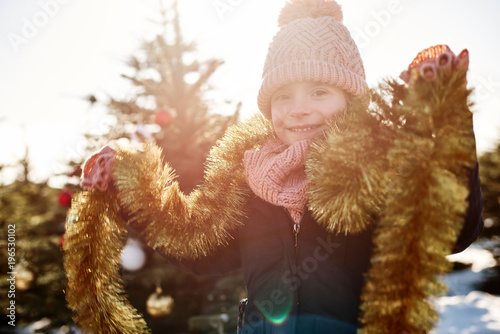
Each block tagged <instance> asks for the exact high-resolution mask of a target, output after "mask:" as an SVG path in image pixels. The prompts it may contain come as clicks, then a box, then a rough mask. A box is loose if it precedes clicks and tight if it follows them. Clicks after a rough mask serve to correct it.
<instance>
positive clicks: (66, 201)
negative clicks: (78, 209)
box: [58, 190, 73, 208]
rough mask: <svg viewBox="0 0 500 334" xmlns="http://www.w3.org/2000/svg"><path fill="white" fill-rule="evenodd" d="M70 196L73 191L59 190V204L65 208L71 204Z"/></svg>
mask: <svg viewBox="0 0 500 334" xmlns="http://www.w3.org/2000/svg"><path fill="white" fill-rule="evenodd" d="M71 197H73V193H72V192H71V191H68V190H65V191H61V192H60V193H59V198H58V200H59V204H61V206H63V207H65V208H69V207H70V206H71Z"/></svg>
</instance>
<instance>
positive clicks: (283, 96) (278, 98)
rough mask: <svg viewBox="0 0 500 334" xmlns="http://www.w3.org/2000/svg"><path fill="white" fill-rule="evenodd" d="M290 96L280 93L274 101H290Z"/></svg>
mask: <svg viewBox="0 0 500 334" xmlns="http://www.w3.org/2000/svg"><path fill="white" fill-rule="evenodd" d="M289 97H290V96H289V95H288V94H286V93H278V94H276V95H275V96H274V97H273V99H272V100H273V101H284V100H286V99H288V98H289Z"/></svg>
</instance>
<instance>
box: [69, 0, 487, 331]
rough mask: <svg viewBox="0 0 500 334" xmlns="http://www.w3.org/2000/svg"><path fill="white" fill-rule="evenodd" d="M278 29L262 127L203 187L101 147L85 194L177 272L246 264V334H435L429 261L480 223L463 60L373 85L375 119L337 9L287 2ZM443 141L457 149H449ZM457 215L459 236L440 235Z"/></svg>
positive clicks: (429, 59) (448, 56)
mask: <svg viewBox="0 0 500 334" xmlns="http://www.w3.org/2000/svg"><path fill="white" fill-rule="evenodd" d="M279 24H280V27H281V28H280V30H279V31H278V33H277V34H276V36H275V37H274V39H273V41H272V42H271V44H270V46H269V51H268V55H267V58H266V62H265V66H264V71H263V80H262V86H261V88H260V91H259V94H258V105H259V109H260V111H261V113H262V114H263V115H264V117H265V119H263V118H259V117H255V118H254V119H252V120H250V121H248V122H247V123H246V124H243V125H239V126H236V127H235V128H233V129H231V130H230V131H229V132H228V134H227V135H226V137H225V138H224V139H223V140H222V141H220V142H219V143H218V145H217V146H216V147H215V148H214V149H213V150H212V151H211V154H210V158H209V161H208V165H207V171H206V181H205V183H204V184H203V185H202V186H201V187H200V188H198V189H197V190H195V191H194V192H193V193H192V194H190V195H189V196H184V195H183V194H181V193H180V192H179V190H178V188H177V185H176V183H175V182H173V181H172V173H173V171H171V170H170V169H169V168H168V166H167V167H166V169H165V170H164V171H163V173H162V169H163V167H162V166H161V163H160V162H158V159H159V153H158V151H157V150H156V149H154V148H152V146H151V145H148V146H147V147H146V148H145V152H144V153H137V152H133V151H129V150H126V149H121V150H119V151H118V153H117V152H115V151H114V150H112V149H110V148H108V147H107V148H105V149H104V150H103V151H101V152H100V153H98V154H97V155H94V156H93V157H91V158H90V159H89V160H88V162H86V164H85V166H84V179H83V181H82V185H83V186H84V187H85V188H87V189H89V190H91V189H98V190H102V191H108V190H109V189H108V188H113V189H112V190H113V191H112V194H113V196H117V197H118V198H119V203H120V206H121V207H122V209H123V210H125V211H127V214H128V219H129V220H131V222H132V226H134V228H135V229H137V230H138V231H140V232H141V233H142V234H143V236H144V238H145V240H146V241H147V242H148V244H149V245H151V247H154V248H155V249H156V250H157V251H159V252H160V253H162V254H163V255H164V256H165V257H166V258H167V259H169V260H170V261H171V262H172V263H175V264H176V265H178V266H181V267H183V268H185V269H186V270H188V271H190V272H192V273H195V274H200V275H217V274H223V273H227V272H230V271H233V270H237V269H242V271H243V274H244V278H245V284H246V287H247V292H248V303H247V305H246V307H245V309H244V320H245V326H244V327H243V329H242V332H244V333H352V334H353V333H356V331H357V330H358V329H359V328H360V327H363V328H364V329H365V330H366V331H367V332H369V331H370V329H372V330H373V328H378V329H380V328H382V329H381V332H383V333H399V332H400V333H404V332H405V331H406V332H412V333H413V332H417V331H422V330H429V329H430V327H432V324H430V325H429V324H428V322H429V323H432V322H433V319H432V316H431V315H429V313H425V312H426V311H425V310H424V309H423V308H422V307H427V306H425V305H424V304H425V302H424V304H422V305H420V304H415V305H417V307H416V308H415V307H414V306H413V304H411V302H412V301H414V300H417V301H418V300H424V299H425V298H426V297H428V296H429V293H428V292H422V293H420V292H421V291H422V290H419V289H420V287H421V286H422V285H423V283H422V282H427V283H428V284H429V285H427V287H429V286H430V288H429V289H430V291H436V289H434V288H433V287H435V285H433V284H434V281H433V278H428V277H430V276H435V275H436V274H440V273H442V272H441V271H440V270H441V269H430V270H431V271H430V272H431V274H429V271H426V270H427V269H425V268H427V267H426V265H427V264H433V265H434V264H436V266H437V267H439V266H441V265H442V263H441V262H439V261H442V260H443V259H442V258H444V255H446V254H447V252H451V251H454V252H458V251H461V250H463V249H465V248H466V247H467V246H468V245H470V244H471V243H472V242H473V241H474V240H475V239H476V238H477V236H478V235H479V233H480V232H481V230H482V226H483V222H482V219H481V210H482V200H481V192H480V183H479V179H478V171H477V164H475V151H474V149H473V148H471V147H470V146H471V145H470V143H471V142H472V144H473V143H474V139H473V134H472V127H471V116H470V112H469V111H468V109H467V103H466V102H464V101H466V97H467V93H466V90H465V87H463V86H464V85H463V80H465V78H464V75H465V74H464V73H465V70H466V66H467V65H466V64H467V54H466V53H462V54H461V55H459V56H455V55H454V54H453V53H451V51H449V50H448V49H447V48H445V47H439V48H433V49H429V50H426V52H424V53H422V54H419V56H418V57H417V58H416V59H415V61H414V63H412V65H410V67H409V69H408V70H407V71H406V72H404V75H402V78H404V79H405V81H406V85H404V86H401V85H399V84H398V85H396V84H392V86H391V89H388V90H389V91H390V93H391V94H392V95H391V96H390V97H389V98H387V97H385V98H382V97H383V96H382V94H378V95H377V94H376V93H375V92H372V93H371V98H372V102H374V103H375V105H376V107H372V108H371V109H369V110H370V112H369V113H366V112H365V111H366V110H367V106H368V100H369V98H370V96H369V91H368V89H367V85H366V82H365V73H364V67H363V62H362V60H361V58H360V54H359V51H358V48H357V46H356V44H355V43H354V41H353V39H352V38H351V36H350V33H349V31H348V30H347V28H346V27H345V26H344V25H343V24H342V11H341V8H340V6H339V5H338V4H337V3H336V2H335V1H333V0H295V1H290V2H289V3H287V4H286V5H285V7H284V8H283V10H282V12H281V14H280V17H279ZM462 74H464V75H463V76H460V75H462ZM457 78H458V79H457ZM460 80H462V81H460ZM443 85H444V86H446V85H448V86H449V85H455V86H456V87H459V88H460V87H461V89H462V90H457V91H456V94H455V95H460V94H459V93H460V92H462V93H463V94H462V95H461V96H462V97H463V96H465V100H464V99H463V98H462V99H458V100H457V99H456V98H455V97H453V96H455V95H452V96H451V97H450V95H446V94H448V93H443V92H441V91H440V90H439V89H440V88H439V87H441V86H443ZM430 89H434V90H437V91H439V92H441V93H440V94H441V95H440V98H442V99H441V100H440V101H441V102H442V101H445V102H442V103H443V104H444V105H445V103H446V101H448V100H450V101H452V102H450V103H452V104H453V108H451V109H450V110H454V111H456V110H457V108H458V110H460V111H459V112H460V115H461V116H460V117H459V118H458V121H459V122H458V123H457V122H454V123H453V124H452V126H449V125H450V124H448V123H450V122H449V120H448V123H446V121H442V119H441V116H439V115H438V114H436V113H438V112H441V111H428V110H430V109H426V107H425V106H428V105H429V103H431V102H429V101H430V100H429V99H428V96H430V95H429V94H428V92H429V90H430ZM446 99H448V100H446ZM414 106H417V108H420V107H421V110H420V111H419V113H420V114H419V113H414V112H413V111H412V110H413V109H411V110H410V109H408V108H413V107H414ZM457 106H458V107H457ZM405 108H406V109H405ZM441 109H442V108H441ZM441 109H439V108H437V109H435V110H441ZM408 110H410V111H408ZM432 110H434V109H432ZM464 110H465V111H464ZM398 113H399V114H398ZM463 115H466V116H463ZM400 116H401V117H400ZM422 120H424V121H422ZM431 121H432V124H431V123H429V122H431ZM429 124H431V125H429ZM429 129H430V130H429ZM455 129H462V130H463V131H462V130H460V131H462V132H454V131H455ZM452 136H456V137H452ZM453 138H462V139H463V140H461V141H460V140H458V141H456V142H452V139H453ZM454 144H455V145H454ZM405 145H407V146H405ZM450 145H451V146H452V149H450V150H451V151H453V152H459V153H457V154H456V155H447V153H446V152H449V151H446V150H448V149H449V148H450V147H451V146H450ZM465 146H467V147H468V149H469V151H467V152H468V153H467V152H465V149H462V148H463V147H465ZM401 147H404V148H405V149H406V151H405V150H403V149H401ZM464 152H465V153H464ZM470 152H472V153H470ZM441 158H442V159H443V161H444V162H443V161H441V160H439V159H441ZM438 160H439V163H436V164H434V161H438ZM450 165H451V167H449V166H450ZM433 168H434V169H433ZM389 171H394V172H391V173H389ZM158 175H160V176H158ZM436 175H437V176H436ZM112 180H114V183H113V186H112V187H109V185H110V184H111V181H112ZM450 180H456V182H455V181H453V182H452V181H450ZM447 182H452V183H447ZM449 184H452V186H449V187H448V185H449ZM464 186H465V188H464ZM114 187H116V189H114ZM462 188H464V189H465V192H464V190H463V189H462ZM421 189H425V191H423V192H420V190H421ZM91 193H92V192H91ZM467 193H468V195H467ZM455 195H456V196H457V197H454V196H455ZM460 196H461V197H460ZM77 201H78V199H77ZM405 201H407V202H405ZM83 202H84V201H83V200H81V201H80V203H83ZM399 202H401V203H399ZM408 203H410V204H408ZM77 205H78V204H77ZM448 207H450V208H451V209H448ZM74 210H75V209H74ZM76 212H77V211H76ZM448 214H449V215H450V217H451V218H450V219H448ZM401 217H402V218H401ZM448 221H453V224H455V225H454V226H459V228H458V229H457V228H455V230H456V233H455V232H453V231H452V230H449V229H448V230H445V231H444V230H440V227H441V226H448V225H446V224H447V222H448ZM457 222H458V224H460V225H457ZM462 224H463V228H462V227H461V226H462ZM418 228H420V229H419V230H418ZM443 228H444V227H443ZM443 231H444V232H443ZM458 232H460V233H458ZM391 233H393V234H391ZM458 234H459V235H458ZM387 235H389V236H391V235H392V237H391V238H385V237H384V236H387ZM384 238H385V239H384ZM450 240H451V241H450ZM441 241H443V244H441V243H440V242H441ZM391 247H392V250H391ZM68 249H70V248H69V246H68ZM435 249H438V250H437V251H436V250H435ZM433 252H434V253H433ZM433 254H438V255H439V256H440V257H439V256H438V257H433V256H434V255H433ZM398 256H400V257H402V258H403V259H401V262H391V261H392V259H397V258H398ZM398 261H399V260H398ZM387 263H388V264H387ZM386 264H387V265H386ZM370 268H372V269H370ZM433 268H434V267H433ZM389 269H390V270H389ZM371 270H373V271H371ZM405 270H406V271H405ZM380 273H381V274H380ZM377 279H378V280H380V279H382V280H384V279H386V283H387V284H383V282H382V283H380V281H377ZM391 279H392V281H391ZM427 283H425V284H427ZM399 286H402V288H401V290H398V289H399V288H398V287H399ZM422 289H423V290H425V289H424V288H422ZM432 289H434V290H432ZM386 290H387V291H388V292H387V293H385V294H384V291H386ZM414 291H420V292H415V295H417V296H416V297H415V299H411V298H412V296H413V297H414V295H412V293H414ZM377 293H378V294H379V295H377ZM431 294H432V293H431ZM373 296H376V297H373ZM393 296H396V297H394V298H395V299H391V298H393ZM377 302H378V303H379V304H376V303H377ZM405 303H406V304H405ZM362 304H364V305H362ZM393 306H394V307H393ZM412 308H413V310H414V311H413V312H416V313H409V312H410V311H408V310H410V309H412ZM360 309H361V311H360ZM374 312H375V313H376V315H375V316H373V313H374ZM405 312H406V313H405ZM419 312H422V313H419ZM362 314H364V315H363V317H361V315H362ZM412 316H413V317H415V316H416V318H418V319H420V318H419V317H422V318H423V322H420V323H417V324H416V323H415V321H413V320H412V319H411V317H412ZM426 317H430V318H429V319H426ZM373 319H375V320H373ZM418 319H417V320H418ZM420 320H421V319H420ZM417 322H418V321H417ZM371 326H375V327H371ZM377 326H379V327H377Z"/></svg>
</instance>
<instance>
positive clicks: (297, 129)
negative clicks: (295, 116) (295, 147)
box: [290, 126, 315, 132]
mask: <svg viewBox="0 0 500 334" xmlns="http://www.w3.org/2000/svg"><path fill="white" fill-rule="evenodd" d="M314 128H315V126H310V127H308V128H291V129H290V130H292V131H294V132H305V131H309V130H312V129H314Z"/></svg>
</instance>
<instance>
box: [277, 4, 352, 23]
mask: <svg viewBox="0 0 500 334" xmlns="http://www.w3.org/2000/svg"><path fill="white" fill-rule="evenodd" d="M322 16H331V17H333V18H335V20H337V21H339V22H342V20H343V18H344V17H343V15H342V8H341V7H340V5H339V4H338V3H337V2H335V1H334V0H289V1H288V2H286V4H285V6H284V7H283V8H282V9H281V12H280V15H279V17H278V26H279V27H282V26H284V25H286V24H288V23H290V22H292V21H295V20H297V19H303V18H306V17H311V18H316V17H322Z"/></svg>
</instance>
